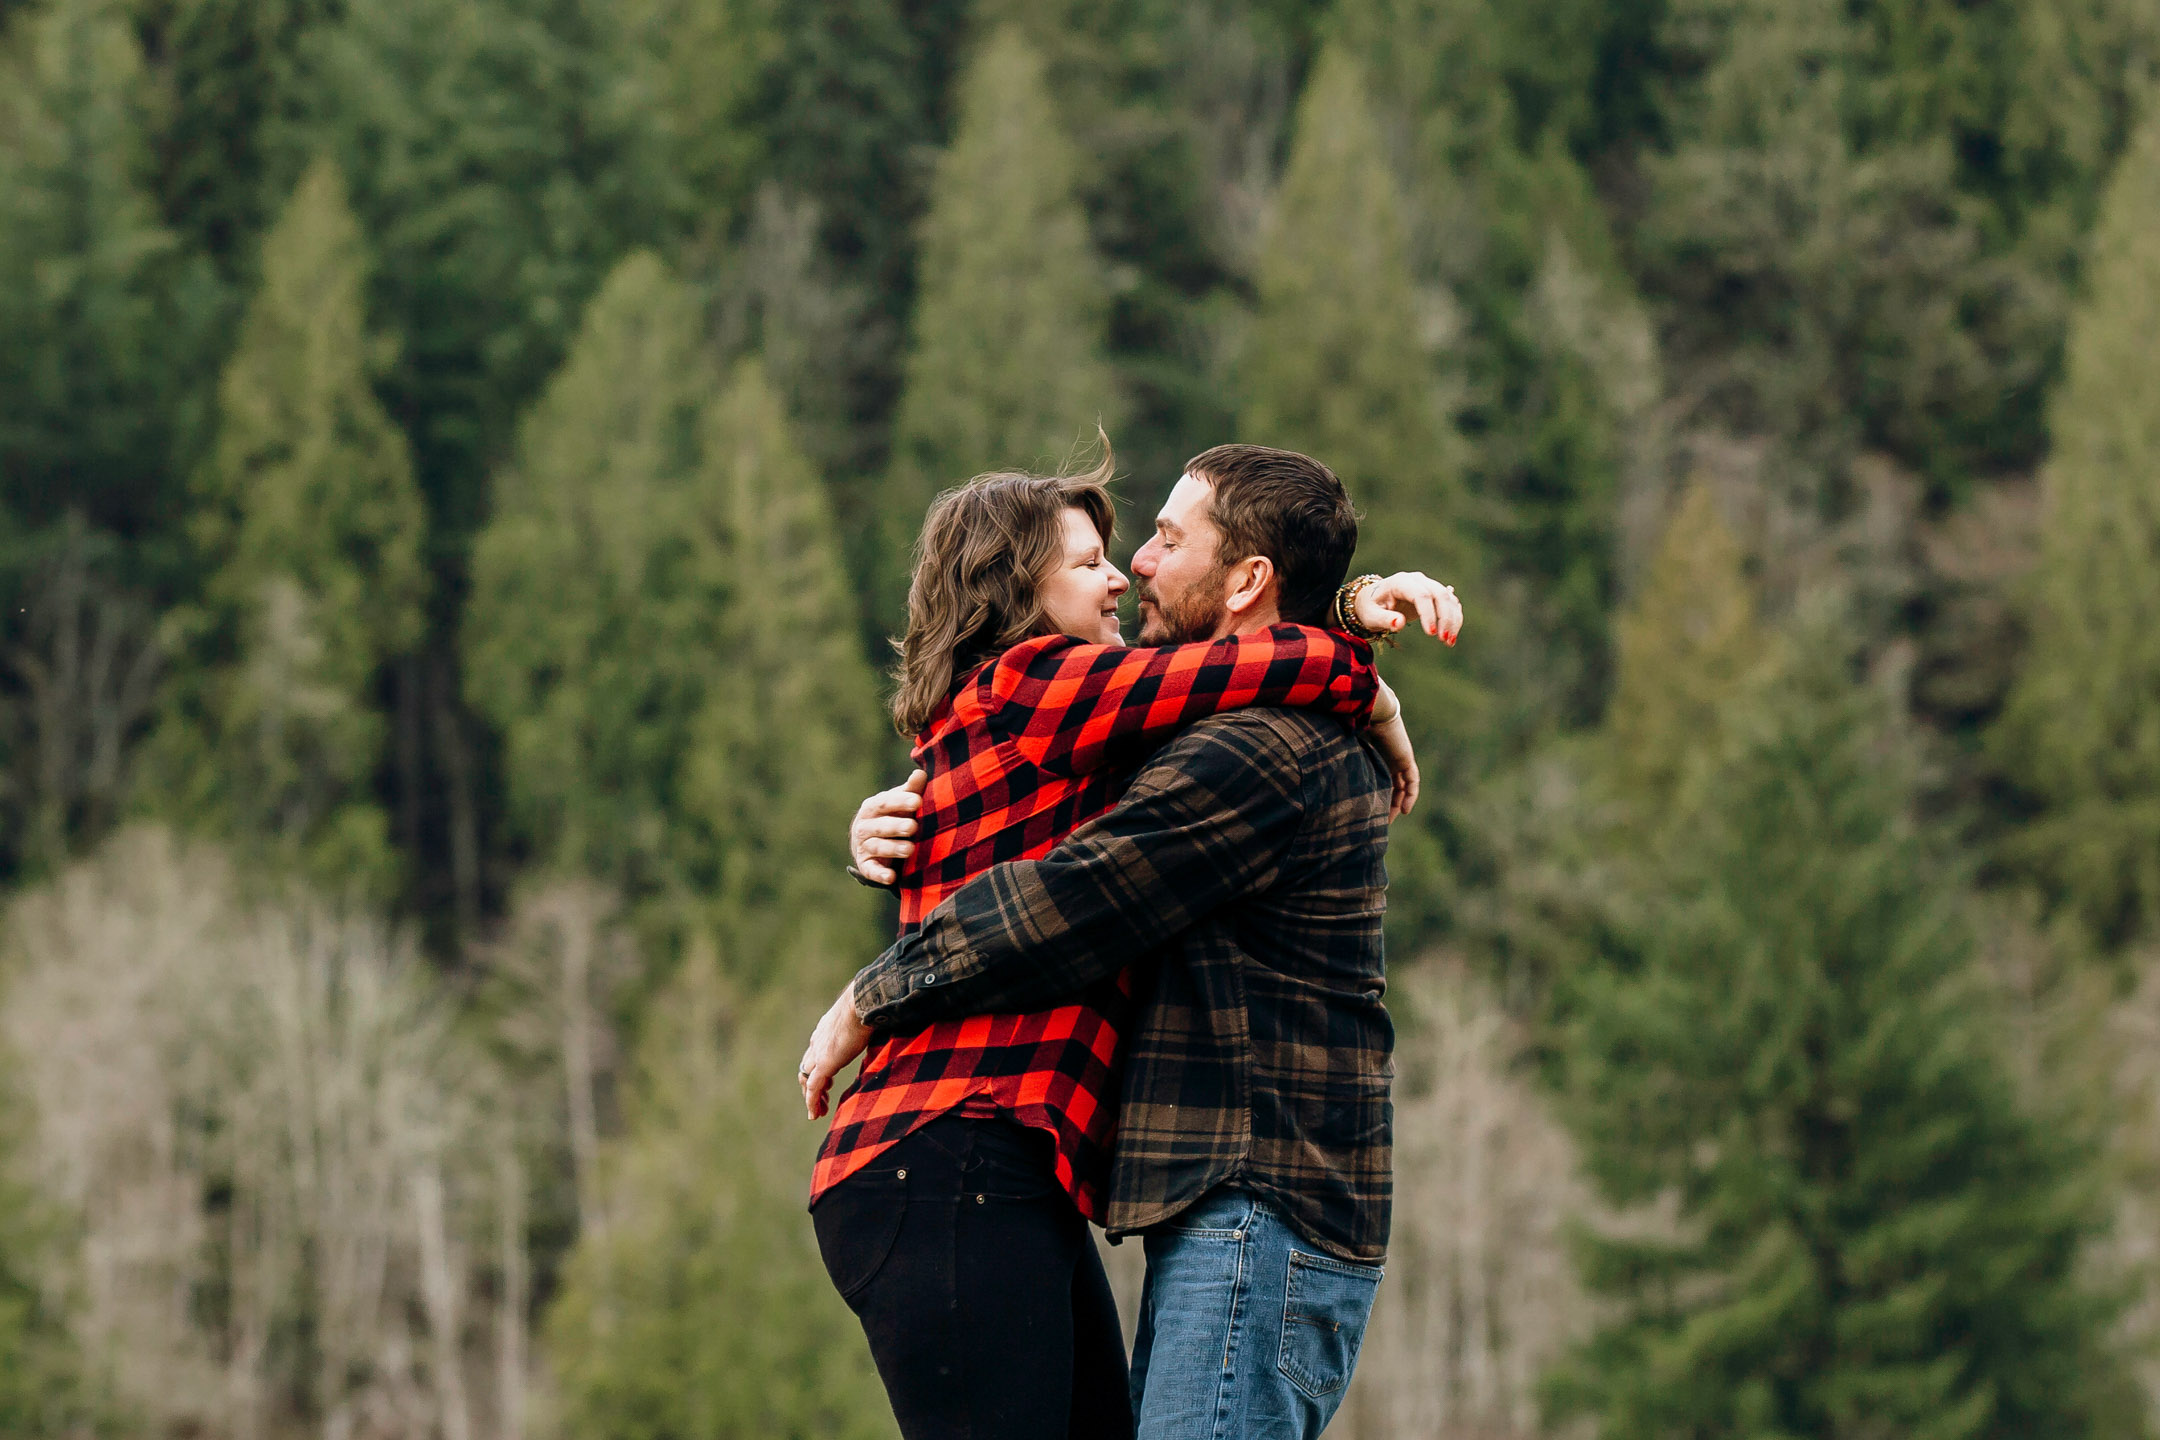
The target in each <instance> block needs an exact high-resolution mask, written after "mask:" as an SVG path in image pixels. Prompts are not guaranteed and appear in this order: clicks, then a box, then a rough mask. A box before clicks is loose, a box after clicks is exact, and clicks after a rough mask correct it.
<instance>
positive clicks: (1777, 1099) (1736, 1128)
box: [1552, 623, 2144, 1440]
mask: <svg viewBox="0 0 2160 1440" xmlns="http://www.w3.org/2000/svg"><path fill="white" fill-rule="evenodd" d="M1795 649H1796V651H1797V652H1798V653H1797V656H1796V658H1795V659H1794V661H1793V662H1792V664H1791V666H1790V668H1788V669H1785V670H1784V671H1782V672H1781V673H1780V674H1779V675H1778V677H1777V678H1776V679H1775V680H1774V681H1771V682H1768V683H1765V684H1763V685H1761V686H1758V687H1751V689H1750V690H1749V691H1747V692H1743V693H1742V695H1741V696H1740V697H1739V698H1737V699H1736V700H1735V702H1734V705H1733V708H1732V710H1731V713H1729V714H1728V715H1727V716H1726V718H1725V720H1724V722H1723V725H1722V727H1721V728H1722V730H1723V733H1724V736H1725V739H1724V741H1723V743H1722V745H1721V747H1720V751H1721V753H1720V754H1719V757H1718V760H1717V762H1716V763H1714V764H1712V765H1708V766H1705V767H1704V768H1703V769H1702V770H1700V771H1699V772H1698V773H1697V774H1695V775H1694V776H1692V777H1689V779H1688V781H1687V782H1686V783H1684V784H1683V785H1682V787H1681V790H1680V792H1679V795H1678V796H1677V798H1676V800H1675V801H1674V803H1673V804H1671V805H1670V806H1669V807H1666V808H1665V809H1664V810H1663V811H1662V812H1661V813H1659V814H1658V815H1657V816H1656V823H1655V824H1654V825H1653V826H1651V827H1647V828H1646V829H1645V830H1643V831H1641V832H1639V833H1637V834H1634V835H1632V836H1630V837H1629V838H1628V841H1627V844H1628V847H1629V848H1628V854H1627V856H1624V857H1622V858H1621V861H1620V864H1621V870H1622V873H1623V874H1624V876H1625V883H1624V884H1623V885H1622V886H1620V887H1619V888H1620V890H1622V891H1623V892H1624V893H1625V896H1626V899H1625V902H1624V903H1616V904H1615V906H1614V907H1613V914H1612V924H1611V928H1610V930H1609V931H1608V932H1607V935H1606V937H1605V942H1604V944H1603V945H1602V946H1601V947H1600V948H1599V950H1598V952H1597V953H1596V954H1595V955H1594V956H1593V957H1592V958H1591V959H1590V961H1589V962H1588V963H1586V964H1583V965H1581V966H1578V967H1576V968H1575V970H1574V972H1573V973H1572V974H1571V975H1569V976H1568V977H1567V979H1566V980H1565V982H1564V987H1563V989H1564V993H1563V996H1562V1005H1561V1013H1562V1014H1563V1015H1564V1017H1565V1018H1564V1023H1563V1025H1562V1027H1561V1030H1560V1033H1559V1034H1558V1036H1557V1037H1556V1039H1557V1041H1558V1049H1559V1054H1560V1064H1559V1067H1558V1069H1559V1074H1560V1077H1561V1081H1562V1098H1563V1106H1564V1112H1565V1113H1566V1114H1567V1115H1568V1117H1569V1119H1570V1121H1571V1124H1572V1126H1573V1128H1574V1130H1575V1133H1576V1135H1577V1137H1578V1140H1579V1141H1580V1143H1581V1145H1582V1147H1583V1156H1584V1160H1585V1162H1586V1164H1587V1166H1588V1168H1589V1171H1590V1173H1591V1175H1592V1176H1593V1177H1594V1179H1595V1180H1596V1181H1597V1183H1598V1185H1599V1186H1600V1188H1601V1190H1602V1192H1603V1197H1604V1199H1605V1200H1606V1202H1607V1203H1608V1204H1611V1205H1613V1206H1615V1207H1618V1208H1620V1209H1622V1210H1625V1209H1628V1208H1630V1207H1637V1206H1640V1207H1646V1210H1645V1216H1644V1218H1643V1220H1642V1222H1641V1223H1639V1224H1629V1225H1626V1226H1614V1227H1610V1228H1604V1227H1593V1228H1592V1229H1590V1230H1589V1231H1587V1232H1586V1233H1585V1235H1584V1236H1583V1238H1582V1243H1581V1249H1580V1256H1581V1260H1582V1263H1583V1273H1584V1276H1585V1279H1586V1280H1587V1281H1588V1283H1589V1284H1590V1286H1591V1288H1592V1289H1593V1290H1594V1291H1596V1292H1599V1293H1600V1294H1602V1295H1603V1296H1604V1298H1605V1301H1606V1303H1607V1304H1608V1305H1610V1306H1611V1307H1612V1308H1611V1309H1610V1310H1608V1311H1607V1312H1605V1316H1604V1318H1602V1319H1601V1321H1600V1322H1599V1324H1598V1326H1597V1329H1596V1331H1595V1333H1594V1334H1593V1335H1592V1337H1591V1338H1590V1339H1589V1340H1588V1341H1586V1342H1585V1343H1584V1344H1583V1345H1582V1346H1581V1347H1580V1348H1579V1349H1578V1350H1577V1351H1576V1352H1575V1354H1574V1355H1573V1356H1572V1358H1571V1359H1570V1360H1569V1361H1568V1362H1567V1363H1566V1364H1564V1365H1563V1366H1562V1367H1561V1368H1560V1370H1559V1371H1558V1372H1557V1374H1556V1375H1555V1377H1554V1383H1553V1386H1552V1395H1553V1398H1554V1400H1555V1401H1556V1402H1557V1403H1558V1405H1559V1407H1560V1409H1562V1410H1563V1411H1567V1412H1584V1413H1587V1414H1589V1415H1591V1416H1594V1417H1595V1419H1596V1421H1597V1424H1598V1427H1599V1431H1600V1433H1601V1434H1603V1435H1605V1436H1608V1437H1611V1440H1652V1437H1669V1436H1673V1435H1762V1436H1773V1435H1774V1436H1790V1437H1800V1436H1832V1435H1845V1434H1855V1433H1880V1434H1896V1435H1915V1436H1918V1435H1925V1436H1931V1437H1943V1440H1951V1437H1956V1440H1966V1437H1973V1440H1978V1437H2001V1440H2009V1437H2013V1436H2026V1435H2041V1434H2045V1435H2051V1436H2052V1435H2060V1436H2093V1437H2098V1436H2102V1435H2108V1436H2115V1435H2135V1434H2142V1433H2144V1431H2143V1428H2142V1424H2143V1421H2142V1405H2141V1403H2140V1399H2139V1397H2138V1395H2137V1393H2136V1391H2135V1387H2134V1386H2133V1385H2132V1384H2131V1383H2130V1382H2129V1379H2128V1372H2127V1370H2126V1369H2125V1367H2124V1366H2123V1365H2122V1364H2120V1363H2119V1359H2118V1357H2117V1356H2116V1355H2115V1354H2114V1353H2113V1352H2112V1350H2111V1342H2112V1334H2113V1329H2114V1326H2115V1323H2116V1320H2117V1318H2118V1316H2119V1314H2120V1307H2119V1304H2118V1302H2117V1300H2116V1299H2115V1298H2114V1297H2113V1296H2112V1294H2111V1293H2110V1292H2108V1291H2105V1290H2102V1289H2096V1288H2094V1285H2093V1280H2092V1277H2091V1275H2090V1273H2089V1271H2088V1270H2087V1269H2086V1268H2085V1267H2084V1266H2083V1265H2082V1264H2081V1257H2082V1255H2083V1253H2084V1249H2085V1245H2086V1242H2087V1241H2089V1240H2091V1239H2093V1238H2094V1237H2096V1236H2097V1234H2098V1233H2099V1232H2100V1230H2101V1228H2102V1225H2103V1223H2104V1220H2105V1215H2106V1210H2105V1205H2104V1200H2103V1197H2102V1192H2101V1189H2100V1187H2099V1183H2098V1182H2099V1171H2098V1169H2097V1164H2096V1154H2095V1151H2094V1148H2093V1147H2092V1146H2091V1145H2089V1144H2087V1143H2085V1142H2084V1141H2082V1140H2081V1139H2080V1138H2079V1136H2078V1131H2077V1129H2076V1127H2075V1126H2073V1125H2070V1124H2068V1123H2067V1122H2064V1121H2060V1120H2056V1119H2052V1118H2042V1117H2040V1116H2038V1115H2036V1114H2035V1113H2033V1112H2032V1111H2031V1110H2030V1109H2028V1108H2027V1107H2026V1104H2025V1103H2024V1102H2022V1101H2021V1099H2020V1096H2019V1094H2018V1087H2017V1086H2016V1084H2015V1082H2014V1078H2013V1075H2012V1072H2011V1069H2010V1067H2009V1065H2008V1064H2007V1062H2006V1059H2005V1052H2004V1050H2003V1048H2002V1046H2003V1042H2004V1040H2005V1039H2006V1036H2005V1035H2004V1034H2003V1033H2002V1025H2001V1021H2002V1017H2001V1016H2000V1015H1999V1013H1998V1012H1997V1011H1996V1009H1995V1008H1994V1007H1995V1002H1994V999H1993V996H1992V992H1991V991H1990V990H1989V988H1988V987H1987V985H1986V983H1985V981H1984V980H1983V979H1982V977H1981V976H1980V975H1979V973H1978V969H1977V961H1976V946H1975V941H1974V936H1973V934H1972V933H1971V930H1970V928H1969V921H1968V916H1967V911H1966V908H1965V906H1964V904H1963V900H1962V890H1961V886H1960V882H1959V878H1958V875H1957V873H1956V871H1955V869H1954V868H1952V867H1950V866H1948V865H1946V864H1945V863H1944V862H1943V858H1942V855H1941V852H1940V851H1939V849H1938V848H1937V847H1936V846H1935V845H1933V844H1932V843H1931V842H1930V840H1929V838H1928V837H1926V836H1924V835H1922V834H1919V833H1916V831H1915V828H1914V826H1913V824H1912V823H1911V822H1910V820H1909V819H1908V815H1909V811H1910V806H1911V801H1912V796H1913V770H1912V765H1911V763H1910V752H1909V748H1908V746H1907V744H1906V742H1905V741H1904V740H1903V739H1902V737H1900V736H1899V735H1898V734H1897V732H1896V729H1895V726H1894V725H1893V723H1892V722H1891V721H1890V719H1889V717H1888V715H1887V713H1886V712H1887V707H1886V705H1885V703H1884V701H1883V699H1882V697H1881V696H1880V695H1879V694H1878V693H1877V692H1875V691H1874V690H1873V689H1872V688H1870V687H1864V686H1860V685H1856V684H1855V683H1854V682H1853V680H1852V678H1851V672H1850V668H1849V663H1850V662H1849V659H1848V656H1847V652H1846V647H1845V646H1844V645H1843V644H1841V643H1840V641H1839V639H1838V636H1837V633H1836V630H1835V629H1834V628H1833V627H1831V626H1829V625H1825V624H1819V623H1810V624H1808V625H1807V626H1806V627H1804V629H1803V630H1802V632H1801V633H1800V634H1799V635H1798V636H1797V638H1796V641H1795ZM1623 683H1625V681H1623ZM1661 1207H1670V1208H1669V1209H1667V1208H1661Z"/></svg>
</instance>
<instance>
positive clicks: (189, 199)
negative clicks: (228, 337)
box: [136, 0, 336, 276]
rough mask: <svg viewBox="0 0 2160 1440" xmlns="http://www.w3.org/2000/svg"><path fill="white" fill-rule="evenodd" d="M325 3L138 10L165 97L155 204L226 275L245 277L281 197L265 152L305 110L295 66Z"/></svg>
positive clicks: (232, 1)
mask: <svg viewBox="0 0 2160 1440" xmlns="http://www.w3.org/2000/svg"><path fill="white" fill-rule="evenodd" d="M335 9H336V7H335V6H334V5H333V4H332V3H331V0H172V3H170V4H161V5H157V6H148V7H146V6H137V7H136V10H137V12H138V13H137V17H136V23H137V24H138V25H139V26H140V27H141V29H142V32H143V33H144V35H145V36H146V37H147V39H146V43H147V44H148V46H149V47H150V48H151V50H152V51H153V53H155V54H156V55H157V56H158V61H157V66H156V68H157V71H158V78H159V80H160V81H161V82H162V88H163V90H164V93H165V95H166V97H167V98H166V104H165V109H164V114H163V116H162V118H161V124H160V126H159V130H160V134H159V137H158V138H159V146H158V148H159V164H158V175H157V191H158V198H159V201H160V203H161V204H162V206H163V207H164V211H165V213H166V215H167V216H169V217H170V219H171V223H172V224H173V225H174V226H175V227H177V228H179V229H181V230H182V231H183V233H185V234H186V235H187V236H188V238H189V241H190V242H191V244H192V245H193V246H194V248H196V249H197V250H199V251H200V252H202V253H203V254H205V255H207V256H209V257H211V258H212V259H213V260H215V261H216V262H217V264H218V265H219V267H220V268H221V269H222V270H223V271H224V272H225V273H226V274H227V275H232V276H243V275H248V274H250V273H251V272H250V269H249V267H250V266H251V265H252V264H253V262H254V259H255V253H256V249H257V246H258V245H259V244H260V242H261V238H262V231H263V227H264V226H265V225H267V224H268V223H269V222H270V220H271V218H272V217H273V215H274V214H275V210H276V206H277V204H278V202H279V201H280V200H281V199H282V198H283V192H282V189H281V185H280V182H281V181H282V182H286V183H289V176H287V175H280V174H276V173H274V164H275V160H276V158H277V157H275V156H274V155H272V154H271V153H270V150H271V146H272V144H273V143H274V139H275V136H274V133H273V132H274V131H275V129H276V125H277V123H278V122H279V121H280V120H281V119H283V118H287V117H289V116H290V115H291V114H292V113H293V112H294V111H295V110H296V109H297V108H298V107H299V106H300V104H301V103H302V95H303V91H302V90H301V57H302V52H303V49H304V47H305V46H306V44H307V43H308V41H307V37H308V36H309V34H310V32H311V31H312V29H313V28H314V27H315V26H317V25H319V24H321V23H323V22H324V21H326V20H328V19H329V18H330V17H331V16H332V14H333V13H334V11H335Z"/></svg>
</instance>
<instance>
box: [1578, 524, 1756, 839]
mask: <svg viewBox="0 0 2160 1440" xmlns="http://www.w3.org/2000/svg"><path fill="white" fill-rule="evenodd" d="M1742 562H1743V557H1742V555H1741V553H1740V546H1739V543H1738V542H1737V541H1736V540H1734V539H1733V536H1732V532H1731V531H1730V530H1728V529H1726V528H1725V522H1724V521H1723V520H1722V519H1721V518H1720V517H1719V515H1718V510H1717V502H1716V500H1715V499H1714V498H1712V496H1711V494H1710V492H1709V490H1708V489H1706V488H1705V487H1703V486H1700V485H1698V486H1695V487H1694V488H1693V489H1691V490H1689V491H1688V493H1687V495H1686V496H1685V497H1684V498H1683V499H1682V500H1681V502H1680V508H1679V509H1678V510H1677V511H1676V512H1674V515H1673V518H1672V521H1671V523H1670V524H1669V525H1668V526H1667V527H1666V530H1665V539H1664V542H1663V543H1662V544H1661V545H1660V546H1659V547H1658V552H1657V556H1656V558H1655V559H1654V560H1653V561H1652V562H1651V566H1650V571H1649V574H1648V575H1647V576H1646V577H1645V578H1644V581H1643V585H1642V590H1641V592H1640V593H1639V594H1638V595H1637V596H1636V597H1635V602H1634V604H1633V605H1632V606H1631V607H1630V608H1629V610H1628V613H1627V614H1625V615H1624V616H1622V617H1621V618H1620V620H1619V621H1618V623H1617V624H1616V625H1615V626H1614V627H1613V629H1614V637H1613V638H1614V641H1615V649H1616V650H1617V651H1618V657H1617V658H1618V664H1617V666H1616V668H1615V676H1614V682H1613V695H1612V704H1611V705H1610V706H1609V707H1608V708H1607V710H1606V712H1605V727H1604V738H1605V743H1606V745H1607V747H1608V758H1609V767H1610V770H1611V773H1612V775H1613V778H1614V779H1615V780H1616V781H1617V782H1618V783H1619V787H1620V789H1621V791H1622V793H1623V794H1625V795H1626V796H1627V797H1628V799H1629V800H1630V801H1632V802H1633V803H1634V805H1635V806H1636V807H1637V808H1638V809H1639V810H1640V811H1641V812H1642V813H1643V814H1646V815H1652V816H1655V815H1659V814H1662V813H1664V811H1665V810H1666V808H1667V807H1668V806H1670V805H1671V804H1672V803H1673V802H1674V801H1675V800H1676V799H1677V798H1678V796H1679V793H1680V789H1681V782H1682V780H1683V778H1684V777H1685V776H1686V775H1687V774H1688V773H1689V772H1690V771H1691V770H1693V769H1696V768H1699V766H1700V765H1701V764H1702V763H1703V762H1704V761H1706V760H1707V759H1708V758H1709V757H1711V756H1714V755H1715V754H1716V753H1717V750H1718V736H1719V727H1720V725H1721V724H1722V717H1723V716H1724V714H1725V713H1726V711H1727V710H1729V709H1730V708H1731V704H1732V701H1733V699H1734V697H1735V696H1736V695H1737V694H1739V692H1740V690H1741V688H1742V687H1743V685H1744V684H1745V682H1746V681H1747V679H1748V678H1749V676H1750V675H1751V673H1753V672H1755V671H1757V670H1758V669H1759V668H1760V667H1761V666H1762V664H1763V663H1764V661H1765V658H1766V657H1767V656H1769V655H1770V654H1771V653H1772V650H1773V645H1772V641H1771V637H1770V636H1769V634H1767V633H1766V632H1765V630H1764V629H1763V627H1762V626H1760V625H1759V624H1757V623H1756V619H1755V599H1754V595H1753V594H1752V593H1751V591H1750V589H1749V586H1748V581H1747V577H1746V575H1745V574H1744V573H1743V571H1742Z"/></svg>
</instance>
